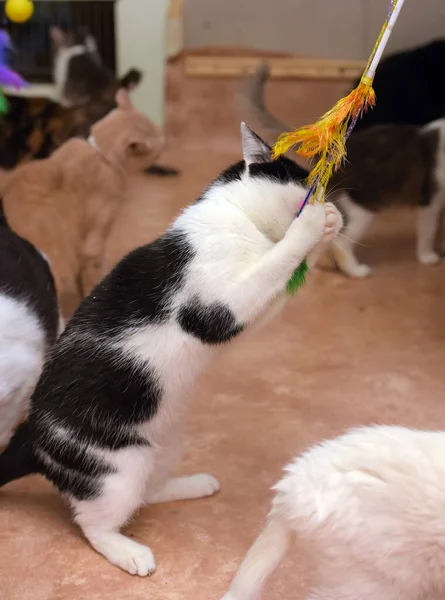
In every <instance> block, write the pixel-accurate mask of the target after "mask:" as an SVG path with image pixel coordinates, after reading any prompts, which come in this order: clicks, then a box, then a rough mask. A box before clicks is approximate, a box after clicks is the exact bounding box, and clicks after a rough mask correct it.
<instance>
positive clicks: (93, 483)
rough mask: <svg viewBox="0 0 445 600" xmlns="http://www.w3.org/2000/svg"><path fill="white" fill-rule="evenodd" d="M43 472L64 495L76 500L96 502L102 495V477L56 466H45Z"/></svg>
mask: <svg viewBox="0 0 445 600" xmlns="http://www.w3.org/2000/svg"><path fill="white" fill-rule="evenodd" d="M42 464H43V461H42ZM42 472H43V474H44V475H45V477H46V478H47V479H48V480H49V481H51V483H52V484H54V485H55V486H56V487H57V489H58V490H59V491H60V492H61V493H62V494H68V495H69V496H71V497H73V498H75V499H76V500H80V501H82V500H94V499H95V498H98V497H99V496H100V494H101V491H102V479H101V478H100V476H97V475H92V476H90V475H84V474H83V473H81V472H79V471H77V470H72V469H64V468H60V467H59V466H58V465H55V464H48V465H46V466H44V467H43V468H42Z"/></svg>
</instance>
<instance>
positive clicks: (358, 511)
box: [277, 426, 445, 532]
mask: <svg viewBox="0 0 445 600" xmlns="http://www.w3.org/2000/svg"><path fill="white" fill-rule="evenodd" d="M444 459H445V433H442V432H434V431H418V430H411V429H407V428H404V427H395V426H394V427H392V426H374V427H363V428H360V429H356V430H352V431H350V432H348V433H347V434H345V435H343V436H341V437H339V438H336V439H334V440H329V441H326V442H324V443H322V444H319V445H318V446H315V447H314V448H312V449H310V450H308V451H307V452H306V453H304V454H303V455H302V456H300V457H298V458H296V459H295V461H294V462H293V463H291V464H290V465H289V466H288V468H287V469H286V475H285V477H284V478H283V479H282V481H281V482H280V483H279V484H278V486H277V489H278V490H279V493H280V495H281V496H282V498H283V499H286V500H285V501H286V502H288V503H289V507H290V510H292V511H293V513H294V517H296V518H297V519H302V521H301V522H302V523H304V525H302V526H303V527H304V528H309V529H310V528H311V527H313V528H314V529H316V528H318V527H324V526H328V525H329V523H336V522H337V523H342V522H348V521H349V520H350V519H351V518H355V519H356V520H358V521H359V522H360V523H362V524H363V525H365V524H366V521H367V520H368V519H370V518H371V517H372V518H373V519H374V525H373V527H377V528H378V527H380V525H381V526H382V527H383V525H384V526H385V527H391V523H392V524H394V526H395V527H396V528H397V526H398V525H399V524H400V519H401V520H403V521H404V522H405V523H407V524H409V523H410V522H412V523H413V524H414V523H415V519H416V518H417V516H416V515H418V514H419V511H420V512H421V511H424V515H425V519H427V520H429V521H430V522H436V521H437V519H439V518H442V517H443V518H444V519H445V460H444ZM444 532H445V529H444Z"/></svg>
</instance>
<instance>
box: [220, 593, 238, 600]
mask: <svg viewBox="0 0 445 600" xmlns="http://www.w3.org/2000/svg"><path fill="white" fill-rule="evenodd" d="M221 600H238V598H236V597H235V596H234V595H233V594H232V593H231V592H227V594H226V595H225V596H223V597H222V598H221Z"/></svg>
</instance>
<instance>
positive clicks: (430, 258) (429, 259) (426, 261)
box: [417, 252, 440, 265]
mask: <svg viewBox="0 0 445 600" xmlns="http://www.w3.org/2000/svg"><path fill="white" fill-rule="evenodd" d="M417 259H418V261H419V262H421V263H422V264H423V265H437V263H438V262H440V256H439V255H438V254H437V253H436V252H423V253H422V254H419V255H418V257H417Z"/></svg>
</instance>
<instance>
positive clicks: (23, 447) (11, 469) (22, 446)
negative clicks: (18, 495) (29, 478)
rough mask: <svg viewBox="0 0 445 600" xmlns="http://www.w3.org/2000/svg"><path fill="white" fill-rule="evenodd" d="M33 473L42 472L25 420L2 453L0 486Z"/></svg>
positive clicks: (0, 459)
mask: <svg viewBox="0 0 445 600" xmlns="http://www.w3.org/2000/svg"><path fill="white" fill-rule="evenodd" d="M33 473H40V467H39V463H38V461H37V459H36V457H35V455H34V451H33V448H32V441H31V435H30V430H29V424H28V422H27V421H25V422H24V423H22V424H21V425H19V427H18V428H17V430H16V432H15V434H14V435H13V436H12V438H11V441H10V442H9V445H8V446H7V448H6V450H5V451H4V452H3V453H2V454H0V487H1V486H3V485H6V484H7V483H9V482H10V481H15V480H16V479H20V478H21V477H25V475H31V474H33Z"/></svg>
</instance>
